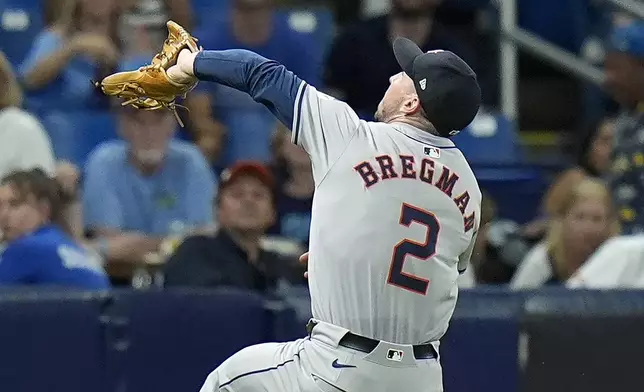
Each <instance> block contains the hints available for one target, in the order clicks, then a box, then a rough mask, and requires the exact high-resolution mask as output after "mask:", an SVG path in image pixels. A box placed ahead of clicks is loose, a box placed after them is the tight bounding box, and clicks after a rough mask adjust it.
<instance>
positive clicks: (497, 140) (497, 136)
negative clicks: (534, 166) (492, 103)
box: [452, 113, 523, 167]
mask: <svg viewBox="0 0 644 392" xmlns="http://www.w3.org/2000/svg"><path fill="white" fill-rule="evenodd" d="M452 140H453V141H454V143H455V144H456V145H457V146H458V148H459V149H460V150H461V151H462V152H463V154H464V155H465V158H467V161H468V162H469V163H470V165H477V166H490V167H508V166H511V165H516V164H520V163H522V161H523V154H522V152H521V146H520V144H519V138H518V135H517V132H516V130H515V127H514V125H513V124H512V122H511V121H510V120H508V119H507V118H505V117H504V116H503V115H502V114H499V113H479V115H477V116H476V118H475V119H474V121H472V123H471V124H470V125H469V126H468V127H467V128H466V129H464V130H463V131H461V132H460V133H459V134H457V135H456V136H454V137H453V138H452Z"/></svg>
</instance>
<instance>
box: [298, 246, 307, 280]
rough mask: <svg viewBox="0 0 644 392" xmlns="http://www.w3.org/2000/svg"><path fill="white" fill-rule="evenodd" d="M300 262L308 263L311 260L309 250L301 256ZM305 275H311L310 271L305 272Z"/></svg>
mask: <svg viewBox="0 0 644 392" xmlns="http://www.w3.org/2000/svg"><path fill="white" fill-rule="evenodd" d="M299 260H300V264H306V263H308V262H309V252H306V253H304V254H303V255H302V256H300V259H299ZM304 277H305V278H307V279H308V277H309V272H308V271H306V272H304Z"/></svg>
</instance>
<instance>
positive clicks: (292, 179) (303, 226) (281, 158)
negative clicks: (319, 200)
mask: <svg viewBox="0 0 644 392" xmlns="http://www.w3.org/2000/svg"><path fill="white" fill-rule="evenodd" d="M273 143H274V149H275V157H276V166H275V172H276V178H277V189H276V196H275V198H276V200H275V204H276V208H277V220H276V222H275V224H274V225H273V226H272V227H271V228H270V229H269V231H268V232H269V234H275V235H280V236H282V237H286V238H290V239H291V240H294V241H296V242H298V243H299V244H300V245H303V246H305V247H308V244H309V227H310V226H311V209H312V208H313V191H314V190H315V183H314V182H313V170H312V167H311V159H310V158H309V155H308V154H307V153H306V151H304V149H302V147H300V146H297V145H295V144H293V143H291V134H290V132H289V130H288V129H286V128H285V127H283V126H281V125H280V126H278V127H277V129H276V130H275V137H274V138H273Z"/></svg>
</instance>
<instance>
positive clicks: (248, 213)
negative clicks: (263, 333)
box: [165, 161, 301, 292]
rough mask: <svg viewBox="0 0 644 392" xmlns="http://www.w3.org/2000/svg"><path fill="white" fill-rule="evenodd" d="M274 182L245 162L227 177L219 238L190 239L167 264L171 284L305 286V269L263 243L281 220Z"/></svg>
mask: <svg viewBox="0 0 644 392" xmlns="http://www.w3.org/2000/svg"><path fill="white" fill-rule="evenodd" d="M273 187H274V183H273V177H272V175H271V174H270V172H269V171H268V169H267V168H266V167H264V166H263V165H261V164H259V163H256V162H249V161H241V162H238V163H237V164H235V165H234V166H233V167H231V168H229V169H227V170H225V171H224V172H223V173H222V178H221V183H220V186H219V194H218V196H217V200H216V204H217V205H216V210H217V215H218V217H219V224H220V229H219V231H218V233H217V235H216V236H214V237H213V236H208V235H195V236H192V237H188V238H187V239H186V240H185V241H183V243H182V244H181V245H179V247H178V248H177V250H176V251H175V252H174V253H173V255H172V256H171V257H170V259H169V260H168V262H167V263H166V270H165V285H166V286H167V287H170V286H174V287H176V286H184V287H211V288H212V287H217V286H234V287H239V288H244V289H250V290H257V291H260V292H270V291H271V290H273V289H275V288H276V286H277V283H278V282H279V280H280V279H282V278H284V279H286V280H289V281H291V282H297V283H299V282H301V270H300V268H298V267H297V266H296V265H295V264H296V263H289V260H286V259H285V258H283V257H280V256H279V255H277V254H276V253H273V252H269V251H265V250H263V249H262V248H261V246H260V242H261V239H262V236H263V235H264V234H265V233H266V230H267V229H268V228H269V227H270V226H271V225H272V224H273V223H274V221H275V209H274V206H273Z"/></svg>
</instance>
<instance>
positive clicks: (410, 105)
mask: <svg viewBox="0 0 644 392" xmlns="http://www.w3.org/2000/svg"><path fill="white" fill-rule="evenodd" d="M401 110H402V111H403V112H404V113H405V114H416V113H418V112H419V111H420V99H418V95H416V94H413V95H410V96H408V97H407V98H405V100H404V101H403V104H402V108H401Z"/></svg>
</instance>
